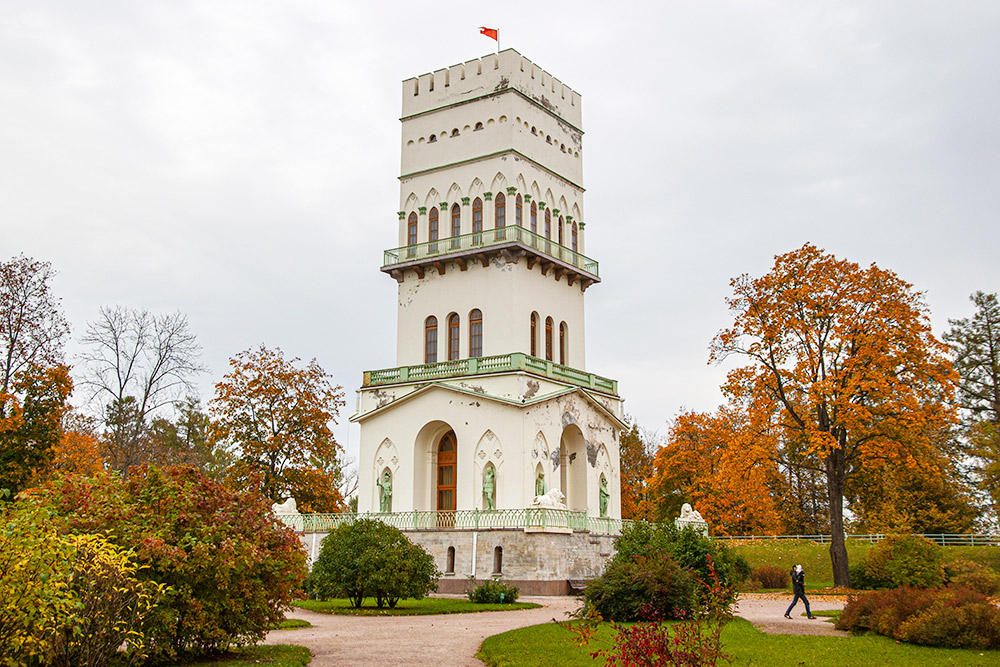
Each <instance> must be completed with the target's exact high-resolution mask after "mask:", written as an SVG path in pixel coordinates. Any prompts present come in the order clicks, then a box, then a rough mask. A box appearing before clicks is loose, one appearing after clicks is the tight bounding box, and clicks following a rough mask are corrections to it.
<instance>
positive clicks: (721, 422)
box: [650, 407, 780, 535]
mask: <svg viewBox="0 0 1000 667" xmlns="http://www.w3.org/2000/svg"><path fill="white" fill-rule="evenodd" d="M752 437H758V438H759V437H761V435H760V434H753V433H752V431H751V429H750V428H749V427H748V425H747V421H746V419H745V415H742V414H739V413H738V411H736V410H734V409H733V408H731V407H722V408H720V409H719V410H718V412H716V413H714V414H707V413H698V412H687V413H684V414H682V415H680V416H679V417H677V419H676V420H674V423H673V425H672V426H671V428H670V432H669V434H668V436H667V443H666V445H665V446H663V447H661V448H660V449H659V451H657V453H656V458H655V461H654V469H655V472H654V475H653V477H652V479H651V480H650V491H651V494H652V495H653V497H654V499H655V501H656V503H657V505H658V516H657V518H658V519H659V520H660V521H668V520H673V518H675V517H677V516H678V515H679V514H680V510H681V506H682V505H683V504H684V503H691V505H692V506H694V508H695V509H696V510H698V511H699V512H700V513H701V514H702V516H703V517H704V518H705V520H706V521H708V524H709V528H710V530H711V531H712V532H713V533H723V534H728V535H753V534H757V535H761V534H774V533H777V532H778V531H779V529H780V517H779V514H778V510H777V507H776V502H775V497H774V495H773V487H775V486H776V485H778V484H779V483H780V478H779V476H778V473H777V470H776V468H775V465H774V463H773V461H772V460H771V459H769V458H768V457H766V456H761V451H762V449H761V448H760V447H757V446H754V445H753V443H752V442H750V438H752Z"/></svg>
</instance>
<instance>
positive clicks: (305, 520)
mask: <svg viewBox="0 0 1000 667" xmlns="http://www.w3.org/2000/svg"><path fill="white" fill-rule="evenodd" d="M278 518H279V519H281V520H282V521H283V522H285V523H286V524H287V525H289V526H291V527H292V528H294V529H295V530H297V531H299V532H301V533H328V532H330V531H332V530H334V529H335V528H337V527H339V526H342V525H344V524H350V523H354V522H355V521H357V520H358V519H360V518H369V519H377V520H379V521H381V522H382V523H385V524H388V525H390V526H394V527H396V528H399V529H400V530H503V529H507V530H511V529H513V530H523V529H529V530H530V529H542V530H544V529H549V528H557V529H566V530H574V531H590V532H591V533H594V534H598V535H620V534H621V531H622V527H623V525H627V524H628V523H629V522H628V521H621V520H620V519H608V518H599V517H588V516H587V513H586V512H572V511H570V510H559V509H551V508H546V507H528V508H525V509H508V510H453V511H446V510H443V511H426V512H422V511H415V512H393V513H388V514H380V513H364V514H354V513H346V512H345V513H343V514H280V515H278Z"/></svg>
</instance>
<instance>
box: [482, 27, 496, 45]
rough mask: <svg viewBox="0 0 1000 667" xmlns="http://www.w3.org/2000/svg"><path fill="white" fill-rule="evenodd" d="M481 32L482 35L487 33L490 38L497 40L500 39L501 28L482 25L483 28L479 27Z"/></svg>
mask: <svg viewBox="0 0 1000 667" xmlns="http://www.w3.org/2000/svg"><path fill="white" fill-rule="evenodd" d="M479 34H480V35H486V36H487V37H489V38H490V39H495V40H497V42H499V41H500V30H498V29H497V28H486V27H481V28H479Z"/></svg>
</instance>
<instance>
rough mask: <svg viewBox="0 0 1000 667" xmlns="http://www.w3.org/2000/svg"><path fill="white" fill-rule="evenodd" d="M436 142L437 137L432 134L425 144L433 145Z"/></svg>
mask: <svg viewBox="0 0 1000 667" xmlns="http://www.w3.org/2000/svg"><path fill="white" fill-rule="evenodd" d="M437 140H438V138H437V135H436V134H432V135H431V136H430V138H429V139H427V143H429V144H433V143H434V142H435V141H437Z"/></svg>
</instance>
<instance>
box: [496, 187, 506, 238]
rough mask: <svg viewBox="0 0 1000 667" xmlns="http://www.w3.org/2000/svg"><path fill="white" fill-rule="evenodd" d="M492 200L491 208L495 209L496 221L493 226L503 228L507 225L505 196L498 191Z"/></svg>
mask: <svg viewBox="0 0 1000 667" xmlns="http://www.w3.org/2000/svg"><path fill="white" fill-rule="evenodd" d="M493 202H494V203H493V208H494V210H495V211H496V216H495V217H496V223H495V224H494V226H495V227H496V228H497V229H503V228H504V227H506V226H507V198H506V197H504V195H503V193H502V192H500V193H497V196H496V198H495V199H494V200H493Z"/></svg>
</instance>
